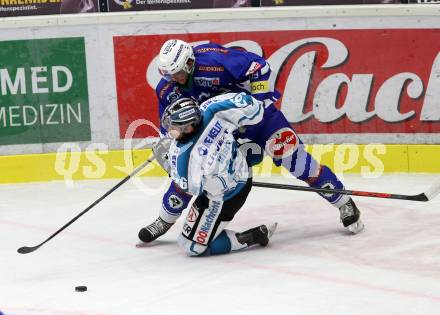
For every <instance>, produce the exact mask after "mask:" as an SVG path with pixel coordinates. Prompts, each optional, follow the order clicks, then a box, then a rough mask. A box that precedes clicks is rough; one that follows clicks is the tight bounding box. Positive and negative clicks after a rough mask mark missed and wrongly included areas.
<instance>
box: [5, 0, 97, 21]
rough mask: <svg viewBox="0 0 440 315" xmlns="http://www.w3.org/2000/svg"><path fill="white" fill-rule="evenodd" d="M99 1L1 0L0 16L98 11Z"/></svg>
mask: <svg viewBox="0 0 440 315" xmlns="http://www.w3.org/2000/svg"><path fill="white" fill-rule="evenodd" d="M98 3H99V0H0V17H13V16H26V15H44V14H68V13H90V12H98V11H99V5H98Z"/></svg>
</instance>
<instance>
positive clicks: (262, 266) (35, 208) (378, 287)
mask: <svg viewBox="0 0 440 315" xmlns="http://www.w3.org/2000/svg"><path fill="white" fill-rule="evenodd" d="M436 178H438V176H432V175H406V174H399V175H387V176H382V177H380V178H376V179H365V178H361V177H359V176H345V183H346V186H347V188H348V189H358V190H369V191H377V192H390V193H398V194H417V193H420V192H423V191H425V190H427V189H428V188H429V186H431V184H432V183H434V182H435V180H436ZM258 180H267V181H269V180H270V181H275V182H282V183H288V182H289V183H293V184H298V182H297V181H296V180H295V181H294V180H291V179H289V180H288V179H284V178H281V177H278V178H270V179H266V178H264V179H261V178H259V179H258ZM164 181H165V179H144V180H142V181H137V184H135V182H129V183H127V184H125V185H124V186H122V187H121V188H120V189H118V190H117V191H116V192H114V193H113V194H112V195H110V196H109V197H107V198H106V199H105V200H104V201H102V202H101V203H100V204H99V205H98V206H96V207H95V208H94V209H92V210H90V211H89V212H88V213H86V214H85V215H84V216H83V217H81V218H80V219H79V220H78V221H76V222H75V223H74V224H72V225H71V226H70V227H69V228H68V229H66V230H65V231H63V232H62V233H61V234H59V235H57V236H56V237H55V238H54V239H52V240H51V241H49V242H48V243H47V244H45V245H44V246H43V247H41V248H40V249H38V250H37V251H35V252H33V253H30V254H26V255H21V254H18V253H17V249H18V248H19V247H21V246H34V245H37V244H39V243H40V242H42V241H44V240H45V239H46V238H47V237H49V236H50V235H51V234H53V233H54V232H55V231H56V230H57V229H59V228H60V227H61V226H63V225H64V224H65V223H66V222H68V221H69V220H70V219H72V218H73V217H74V216H76V215H77V214H78V213H79V212H81V211H82V210H83V209H85V208H86V207H87V206H88V205H90V204H91V203H92V202H93V201H95V200H96V199H97V198H99V197H100V196H101V195H102V194H103V193H105V192H106V191H107V190H108V189H110V188H111V187H112V186H113V185H115V184H116V183H117V180H114V181H110V180H106V181H81V182H75V183H74V185H73V187H68V186H66V185H65V184H64V183H63V182H51V183H38V184H20V185H0V310H1V311H2V312H3V313H4V314H5V315H11V314H20V315H22V314H23V315H34V314H35V315H37V314H38V315H40V314H45V315H49V314H50V315H74V314H83V315H98V314H99V315H122V314H124V315H137V314H139V315H141V314H142V315H150V314H158V315H159V314H160V315H163V314H188V315H196V314H222V315H223V314H265V315H266V314H301V315H302V314H320V315H322V314H325V315H332V314H338V315H341V314H350V315H352V314H353V315H362V314H368V315H371V314H417V315H429V314H436V315H437V314H440V197H437V198H436V199H434V200H432V201H430V202H427V203H423V202H411V201H400V200H385V199H372V198H362V197H356V198H354V199H355V201H356V202H357V204H358V207H359V208H360V209H361V211H362V219H363V221H364V223H365V226H366V229H365V231H364V232H363V233H362V234H359V235H355V236H353V235H349V234H347V233H346V232H345V230H344V229H343V228H342V225H341V224H340V222H339V212H338V210H337V209H336V208H333V207H332V206H330V205H328V204H327V203H326V202H325V201H324V200H323V199H321V198H320V197H319V196H317V195H316V194H315V193H308V192H294V191H276V190H273V189H265V188H254V189H253V191H252V192H251V194H250V196H249V198H248V201H247V203H246V204H245V206H244V208H243V209H242V210H241V211H240V212H239V213H238V214H237V216H236V217H235V220H234V221H233V223H231V225H230V228H233V229H235V230H237V231H241V230H244V229H247V228H250V227H253V226H256V225H259V224H261V223H270V222H274V221H277V222H278V223H279V225H278V229H277V232H276V233H275V235H274V236H273V239H272V241H271V243H270V244H269V246H268V247H267V248H254V249H251V250H247V251H244V252H240V253H234V254H229V255H223V256H215V257H207V258H188V257H186V256H185V255H184V254H183V253H182V252H181V250H180V249H179V248H178V246H177V244H176V242H175V239H176V238H177V235H178V233H179V231H180V228H181V224H182V220H179V221H178V223H177V224H176V225H174V226H173V228H172V229H171V230H170V232H169V233H168V234H166V235H165V236H163V237H162V238H160V239H159V240H158V241H156V242H155V243H152V244H151V245H150V246H147V247H143V248H136V247H135V245H136V243H137V241H138V240H137V232H138V230H139V229H140V228H141V227H142V226H144V225H146V224H148V223H150V222H152V221H153V220H154V219H155V218H156V217H157V212H158V209H159V207H160V201H161V194H160V191H156V193H155V194H148V193H147V192H148V191H149V190H153V189H156V190H159V188H157V187H159V186H161V185H162V184H163V182H164ZM140 184H142V185H141V186H142V187H143V188H142V190H140ZM147 188H149V189H147ZM78 285H86V286H87V287H88V291H87V292H75V286H78Z"/></svg>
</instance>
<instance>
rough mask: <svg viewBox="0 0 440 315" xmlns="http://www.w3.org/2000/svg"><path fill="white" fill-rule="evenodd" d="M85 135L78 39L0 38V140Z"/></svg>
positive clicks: (81, 51)
mask: <svg viewBox="0 0 440 315" xmlns="http://www.w3.org/2000/svg"><path fill="white" fill-rule="evenodd" d="M90 139H91V133H90V114H89V98H88V85H87V68H86V55H85V44H84V38H82V37H78V38H57V39H31V40H14V41H0V145H6V144H30V143H51V142H67V141H88V140H90Z"/></svg>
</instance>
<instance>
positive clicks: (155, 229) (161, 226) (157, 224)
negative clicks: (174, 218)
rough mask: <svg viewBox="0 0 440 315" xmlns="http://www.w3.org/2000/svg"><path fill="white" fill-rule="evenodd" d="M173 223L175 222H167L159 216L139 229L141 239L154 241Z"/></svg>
mask: <svg viewBox="0 0 440 315" xmlns="http://www.w3.org/2000/svg"><path fill="white" fill-rule="evenodd" d="M173 224H174V223H168V222H165V221H164V220H162V219H161V218H160V217H159V218H157V219H156V220H155V221H154V222H153V223H151V224H150V225H148V226H146V227H144V228H142V229H141V230H140V231H139V239H140V240H141V241H142V242H144V243H149V242H152V241H154V240H155V239H157V238H158V237H159V236H162V235H164V234H165V233H166V232H167V231H168V230H169V229H170V228H171V226H172V225H173Z"/></svg>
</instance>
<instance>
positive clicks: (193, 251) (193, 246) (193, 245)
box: [177, 234, 207, 257]
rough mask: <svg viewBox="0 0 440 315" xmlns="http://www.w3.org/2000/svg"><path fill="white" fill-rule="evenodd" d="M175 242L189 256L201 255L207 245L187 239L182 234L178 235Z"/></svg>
mask: <svg viewBox="0 0 440 315" xmlns="http://www.w3.org/2000/svg"><path fill="white" fill-rule="evenodd" d="M177 243H178V244H179V246H180V247H181V248H182V249H183V250H184V252H185V254H186V255H187V256H189V257H195V256H203V255H204V254H205V252H206V250H207V246H204V245H201V244H199V243H197V242H194V241H192V240H189V239H187V238H186V237H184V236H183V235H182V234H180V235H179V239H178V240H177Z"/></svg>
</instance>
